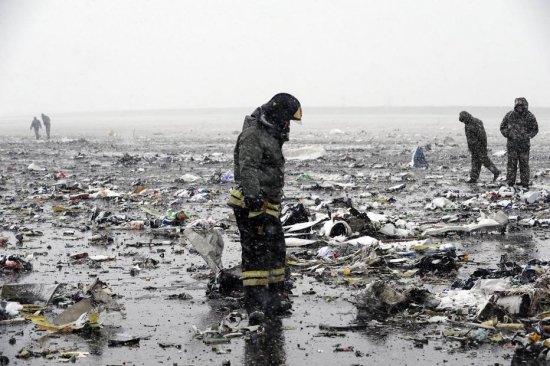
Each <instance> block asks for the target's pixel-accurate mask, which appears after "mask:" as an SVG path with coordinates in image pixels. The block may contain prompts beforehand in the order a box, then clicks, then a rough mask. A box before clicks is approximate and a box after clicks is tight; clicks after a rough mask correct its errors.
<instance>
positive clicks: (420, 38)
mask: <svg viewBox="0 0 550 366" xmlns="http://www.w3.org/2000/svg"><path fill="white" fill-rule="evenodd" d="M549 18H550V2H549V1H547V0H532V1H520V0H517V1H512V0H485V1H469V0H455V1H440V0H415V1H408V0H403V1H397V0H393V1H380V0H377V1H367V0H357V1H334V0H277V1H257V0H256V1H252V0H250V1H244V0H243V1H230V0H219V1H208V0H200V1H196V0H195V1H183V0H174V1H169V0H162V1H144V0H127V1H122V0H117V1H113V0H94V1H76V0H59V1H57V0H37V1H25V0H0V115H13V114H18V115H21V114H23V115H24V114H31V115H35V114H39V113H40V112H49V113H55V112H67V111H96V110H139V109H161V108H209V107H254V106H256V105H259V104H261V103H263V102H265V101H266V100H267V99H268V98H270V97H271V96H272V95H273V94H274V93H276V92H280V91H286V92H290V93H292V94H294V95H296V96H297V97H298V98H299V99H300V100H301V101H302V104H303V105H304V106H306V108H307V106H316V107H317V106H337V107H343V106H380V105H388V106H416V105H420V106H425V105H438V106H442V105H453V106H458V105H466V106H471V105H484V106H503V105H510V106H512V104H513V99H514V98H515V97H517V96H525V97H527V99H528V100H529V102H530V104H531V105H532V106H537V105H538V106H550V88H549V85H550V50H549V47H548V45H549V44H550V22H548V20H549Z"/></svg>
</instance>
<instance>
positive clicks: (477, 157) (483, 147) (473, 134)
mask: <svg viewBox="0 0 550 366" xmlns="http://www.w3.org/2000/svg"><path fill="white" fill-rule="evenodd" d="M458 120H459V121H460V122H463V123H464V132H465V133H466V141H467V142H468V150H470V154H472V168H471V170H470V179H469V180H467V181H466V182H468V183H476V182H477V180H478V179H479V173H480V171H481V166H482V165H483V166H485V167H486V168H487V169H489V171H490V172H491V173H493V182H494V181H496V180H497V178H498V176H499V175H500V170H498V168H497V167H496V166H495V164H493V162H492V161H491V159H490V158H489V156H488V155H487V134H486V133H485V128H484V127H483V122H482V121H481V120H480V119H478V118H475V117H473V116H472V115H471V114H470V113H468V112H466V111H462V112H460V115H459V117H458Z"/></svg>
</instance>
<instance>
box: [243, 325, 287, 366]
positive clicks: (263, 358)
mask: <svg viewBox="0 0 550 366" xmlns="http://www.w3.org/2000/svg"><path fill="white" fill-rule="evenodd" d="M264 329H265V331H264V333H262V334H255V335H253V336H252V337H250V338H249V339H247V340H246V342H245V346H244V365H246V366H279V365H284V364H285V363H286V353H285V348H284V346H285V339H284V335H283V325H282V322H281V320H280V319H271V320H269V321H267V322H266V323H265V324H264Z"/></svg>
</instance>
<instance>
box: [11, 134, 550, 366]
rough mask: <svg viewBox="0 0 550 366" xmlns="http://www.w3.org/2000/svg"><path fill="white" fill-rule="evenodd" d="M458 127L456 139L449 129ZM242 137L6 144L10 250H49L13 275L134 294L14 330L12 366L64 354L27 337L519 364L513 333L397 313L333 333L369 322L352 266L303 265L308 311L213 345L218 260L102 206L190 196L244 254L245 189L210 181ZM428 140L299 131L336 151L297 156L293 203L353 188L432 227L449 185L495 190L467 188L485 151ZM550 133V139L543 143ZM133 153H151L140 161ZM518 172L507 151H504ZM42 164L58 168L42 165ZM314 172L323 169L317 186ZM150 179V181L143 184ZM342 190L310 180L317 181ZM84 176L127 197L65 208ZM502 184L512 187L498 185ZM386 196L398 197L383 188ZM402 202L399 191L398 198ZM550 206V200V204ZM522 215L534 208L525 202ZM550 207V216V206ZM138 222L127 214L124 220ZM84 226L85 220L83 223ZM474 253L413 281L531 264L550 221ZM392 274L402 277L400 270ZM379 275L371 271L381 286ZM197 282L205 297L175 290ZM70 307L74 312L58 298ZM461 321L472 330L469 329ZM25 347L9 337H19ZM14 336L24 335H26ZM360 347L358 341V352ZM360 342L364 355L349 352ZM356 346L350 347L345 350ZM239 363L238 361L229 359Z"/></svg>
mask: <svg viewBox="0 0 550 366" xmlns="http://www.w3.org/2000/svg"><path fill="white" fill-rule="evenodd" d="M445 138H447V139H445ZM235 139H236V134H234V133H227V132H225V133H213V134H202V135H201V134H197V135H192V136H191V135H189V134H187V135H185V136H181V135H177V136H173V135H169V134H168V135H167V134H158V135H152V136H149V137H145V136H134V137H124V138H120V137H93V138H85V139H82V138H80V139H79V138H70V139H69V138H65V139H61V138H56V139H53V140H52V141H50V142H48V143H46V142H44V141H40V142H36V141H33V140H31V139H30V138H27V137H3V138H1V143H0V172H1V181H0V188H1V191H0V192H1V193H0V202H1V213H0V223H1V225H2V228H3V229H4V230H3V233H2V235H3V236H6V237H7V238H9V244H8V245H7V246H5V247H1V248H0V252H1V253H2V254H19V255H28V254H31V253H33V254H34V259H33V260H32V263H33V266H34V268H33V270H32V271H31V272H26V273H19V274H12V273H8V272H4V273H3V274H2V277H1V281H2V283H47V284H51V283H63V284H67V288H69V289H74V290H76V286H77V285H78V284H79V283H86V284H89V283H91V282H93V281H94V280H95V279H96V278H99V279H101V280H102V281H104V282H106V283H107V284H108V285H109V287H110V288H111V289H112V290H113V293H114V294H116V295H117V302H119V303H120V304H122V305H124V310H123V311H121V312H108V313H107V312H104V313H102V314H101V322H102V324H103V326H104V327H103V329H102V330H101V332H100V333H99V334H93V335H91V336H89V335H82V334H76V333H69V334H55V335H49V334H47V333H46V332H44V331H39V330H37V329H36V328H35V326H34V325H33V324H32V323H30V322H27V323H24V324H15V325H1V326H0V338H1V341H0V351H1V352H2V353H3V355H4V356H7V357H8V358H9V360H10V365H11V364H30V365H43V364H49V363H57V362H58V360H57V359H52V360H48V359H47V358H45V357H31V358H29V359H25V360H21V359H17V358H16V355H17V354H18V352H19V351H20V350H21V349H22V348H29V349H34V350H38V349H43V348H47V349H50V350H65V351H84V352H89V353H90V355H89V356H88V357H86V358H81V359H78V360H76V363H78V364H82V365H122V364H125V365H132V364H135V365H150V364H164V365H222V364H223V363H224V362H226V361H229V362H230V364H231V365H241V364H244V365H282V364H288V365H336V364H337V365H368V364H375V363H384V364H390V365H417V364H423V365H438V364H439V365H480V364H481V365H489V364H490V365H494V364H510V363H511V362H512V357H513V354H514V350H513V346H512V345H510V344H482V345H480V346H473V347H468V346H466V347H465V346H464V345H463V344H461V343H460V342H457V341H451V340H448V339H445V338H444V337H443V336H442V335H441V330H442V329H443V328H447V329H448V328H453V326H452V325H449V324H443V325H442V324H439V325H437V324H429V323H427V322H426V321H422V320H419V319H417V318H414V317H407V316H405V315H403V316H396V317H393V318H391V319H390V320H388V321H386V322H377V321H374V322H370V323H368V324H367V326H366V328H365V329H362V330H357V331H325V330H322V329H320V328H319V325H320V324H330V325H347V324H349V323H351V322H354V321H355V318H356V308H355V305H354V304H353V300H354V295H355V294H357V292H358V291H360V289H361V288H362V287H364V285H365V284H364V282H359V283H355V284H350V283H349V282H348V281H345V280H344V279H343V278H342V277H341V276H335V277H332V276H331V277H328V278H324V279H319V278H318V277H316V276H314V274H313V273H304V272H302V271H301V270H300V269H297V268H293V271H292V272H293V278H294V280H295V289H294V290H293V294H294V296H293V300H294V306H293V313H292V315H290V316H286V317H283V318H281V320H280V322H273V323H272V324H269V326H266V333H265V334H264V335H263V336H252V337H250V338H245V337H240V338H234V339H232V340H231V342H230V343H228V344H220V345H206V344H204V343H203V342H202V341H201V340H200V339H197V338H196V337H195V332H194V330H193V326H196V328H198V329H205V328H206V327H207V326H209V325H210V324H212V323H215V322H217V321H219V320H220V319H222V318H223V317H224V316H225V315H226V314H227V313H228V312H229V311H230V310H229V309H228V307H227V305H228V304H227V303H226V302H224V301H223V300H208V299H207V298H206V295H205V290H206V285H207V283H208V274H209V269H208V267H207V266H206V265H205V262H204V261H203V259H202V258H201V257H200V256H199V255H197V254H196V252H194V251H193V250H191V249H190V247H189V246H188V245H186V243H184V242H182V241H181V240H179V239H178V238H166V237H157V236H155V235H153V234H152V233H150V232H148V230H142V231H135V230H128V229H126V228H121V227H117V226H116V225H111V226H109V225H106V226H97V225H95V224H93V223H92V221H91V215H92V211H93V209H94V208H95V207H98V208H99V209H101V210H107V211H111V212H113V213H114V214H122V215H126V216H127V217H128V218H130V219H134V220H147V218H146V215H145V213H144V212H143V211H142V210H141V208H142V207H148V208H153V209H155V210H158V211H161V212H164V211H165V210H167V209H168V208H170V207H171V203H172V204H174V205H173V206H172V207H178V208H181V209H183V210H185V211H186V212H187V213H189V214H190V216H191V219H195V218H202V219H207V218H209V217H211V218H212V219H214V220H216V221H218V222H220V221H221V222H223V223H225V224H227V229H226V230H225V231H224V239H225V251H224V257H223V262H224V265H225V266H232V265H235V264H238V262H239V255H240V254H239V251H240V249H239V244H238V242H237V241H236V240H237V231H236V226H235V224H234V222H233V221H232V218H231V211H230V209H229V208H228V207H227V206H226V204H225V201H226V198H227V194H228V192H229V189H230V187H231V184H220V183H211V182H209V177H210V176H212V175H213V174H214V172H216V171H222V172H224V171H227V170H232V150H233V146H234V140H235ZM419 139H421V138H419V137H418V135H415V133H414V131H411V132H409V133H407V132H404V131H403V130H397V129H396V130H391V131H389V132H379V133H377V134H375V135H373V134H367V133H366V132H365V131H361V130H357V131H353V132H350V131H346V130H344V131H332V133H331V132H330V131H329V130H328V129H327V130H323V131H314V130H305V129H304V130H303V131H300V134H298V133H295V134H294V135H293V136H292V141H291V142H290V143H289V144H288V148H289V149H292V148H298V147H303V146H314V147H315V146H322V147H323V148H324V149H325V150H326V152H327V154H326V156H325V157H323V158H321V159H316V160H305V161H296V160H289V161H288V162H287V168H286V171H287V178H286V182H287V187H286V198H287V200H288V201H289V202H295V201H298V200H300V199H305V198H315V197H319V198H321V199H322V200H328V199H334V198H350V199H351V200H352V202H353V203H354V205H355V207H357V208H358V209H360V210H369V211H373V212H379V213H384V214H386V215H396V216H400V217H402V218H404V219H406V220H414V221H417V222H423V221H430V220H438V219H439V218H440V217H441V216H442V215H444V213H441V212H428V211H425V210H424V206H425V205H426V203H428V202H430V201H431V199H432V198H433V197H434V196H435V194H436V193H438V192H442V191H445V190H449V189H453V190H458V191H460V193H461V196H468V195H470V194H472V195H473V194H476V193H478V192H480V191H486V190H488V189H489V188H490V187H491V186H489V187H488V186H487V184H486V183H488V182H489V181H490V176H489V173H488V172H487V171H482V179H481V181H482V182H486V183H482V184H480V185H474V186H471V185H467V184H465V183H463V180H464V179H465V178H467V176H468V169H469V157H468V154H467V151H466V149H465V144H464V139H463V136H457V134H456V133H441V132H439V133H438V136H437V137H435V136H434V137H433V138H430V139H428V141H426V139H424V141H423V142H430V143H432V150H431V151H428V152H427V158H428V160H429V161H430V164H431V165H430V167H429V168H428V169H423V170H411V169H410V168H409V167H408V166H407V164H408V162H409V161H410V155H411V150H412V148H413V147H414V146H415V145H416V143H417V142H418V140H419ZM538 142H539V143H540V142H541V141H538ZM545 149H546V147H544V146H542V147H541V146H540V145H539V146H537V144H536V143H534V147H533V153H532V160H531V161H532V166H531V168H532V172H533V174H534V173H535V172H537V171H540V170H544V169H545V168H546V167H547V166H548V159H549V152H548V151H547V150H545ZM124 154H129V155H130V157H134V158H135V159H133V160H132V159H131V160H127V159H126V160H125V159H124ZM494 160H495V163H497V165H498V166H499V168H501V169H502V170H504V168H505V158H494ZM31 163H35V164H36V166H38V167H39V168H44V169H45V170H43V171H42V170H40V171H29V170H28V169H27V168H28V166H29V164H31ZM59 172H63V173H64V174H65V176H66V178H65V179H66V183H67V185H64V186H60V185H59V180H56V179H55V175H56V174H57V173H59ZM403 172H412V173H413V174H414V177H413V178H412V179H411V180H410V181H407V182H406V188H405V189H404V190H402V191H398V192H387V188H388V187H390V186H392V185H394V184H396V183H395V182H392V180H391V177H392V176H394V175H395V174H397V173H403ZM184 174H193V175H196V176H200V177H201V178H202V179H201V180H200V181H196V182H186V181H185V179H183V180H182V179H178V178H180V177H182V176H183V175H184ZM304 174H307V175H308V176H309V177H311V178H312V180H309V178H307V179H308V180H307V181H304V179H305V178H304ZM138 181H139V182H138ZM316 182H317V183H323V182H324V183H325V185H326V187H324V188H323V187H318V188H314V189H310V188H311V187H310V185H312V184H313V183H316ZM72 183H80V184H81V185H82V187H84V188H87V187H88V186H90V187H106V188H110V189H111V190H113V191H116V192H121V193H124V194H125V195H124V197H123V198H118V199H100V198H98V199H90V200H82V201H78V202H76V203H75V205H76V206H75V207H77V208H78V211H77V212H70V213H65V212H54V209H53V207H54V206H56V205H69V204H70V202H69V200H68V196H69V195H70V194H71V191H70V189H69V188H67V187H70V186H71V184H72ZM137 183H139V185H141V186H143V187H145V188H146V189H151V190H152V191H151V193H150V194H149V195H142V196H132V195H129V194H128V195H127V194H126V193H128V192H132V191H133V189H134V188H135V187H136V185H137ZM533 183H534V185H535V186H546V185H548V184H549V183H550V177H548V176H545V175H540V176H538V177H537V178H536V179H535V180H534V182H533ZM190 187H194V188H196V189H198V188H205V189H206V190H207V191H208V192H209V195H210V199H209V200H208V201H207V202H189V201H188V200H186V199H182V200H180V201H178V202H176V203H174V200H176V198H175V197H174V193H175V192H177V191H178V190H181V189H185V188H190ZM495 187H498V185H496V186H495ZM380 197H382V198H380ZM392 197H393V198H394V199H388V198H392ZM545 209H546V213H547V211H548V208H547V207H546V208H545ZM543 213H544V212H543ZM516 214H519V215H522V212H516ZM547 216H548V217H550V216H549V215H547ZM120 226H124V225H120ZM21 227H26V228H29V229H33V230H35V231H39V232H41V233H43V235H38V236H25V237H24V240H23V243H22V244H16V239H15V237H14V234H15V232H16V231H17V230H16V229H17V228H21ZM71 230H72V231H71ZM97 233H108V234H110V235H112V237H113V238H114V242H112V243H110V244H107V245H97V244H94V243H92V242H91V241H90V240H89V239H90V237H91V236H92V235H95V234H97ZM443 240H444V241H447V242H453V243H455V244H456V245H457V250H458V252H459V254H460V253H464V254H468V255H469V258H470V259H471V261H470V262H468V263H464V264H463V265H462V267H461V268H460V270H459V272H458V274H457V275H456V276H454V275H453V276H452V277H439V276H431V277H430V276H427V277H424V278H421V279H420V278H403V279H398V281H400V282H401V283H403V284H407V283H422V284H424V285H426V286H428V287H429V288H433V289H438V290H441V289H444V288H446V287H448V286H450V284H451V283H452V282H453V281H454V280H455V279H456V277H460V278H465V277H467V276H468V275H469V273H471V272H472V271H473V270H474V269H475V268H479V267H484V268H488V267H492V268H494V267H495V265H496V263H498V262H499V261H500V258H501V255H502V254H508V256H509V258H510V259H511V260H514V261H517V262H518V263H525V262H526V261H527V260H529V259H533V258H539V259H549V258H550V249H549V247H550V240H549V233H548V231H546V230H542V229H536V230H531V229H523V230H521V231H519V232H516V233H510V234H507V235H505V236H500V235H497V234H483V235H481V234H473V235H467V236H461V237H459V236H450V237H448V238H445V239H443ZM79 252H87V253H88V254H89V256H93V255H102V254H104V255H107V256H114V260H111V261H105V262H100V263H92V262H91V261H88V260H82V261H73V260H71V259H70V258H69V256H70V255H72V254H75V253H79ZM140 257H143V258H153V259H155V260H158V261H159V263H158V266H157V267H156V268H144V269H142V270H141V271H139V272H138V273H137V274H136V273H131V271H130V270H131V268H132V266H133V262H134V261H135V260H136V258H140ZM388 276H389V275H388ZM368 281H369V278H367V281H366V282H368ZM181 293H186V294H189V295H191V296H192V299H169V296H170V295H177V294H181ZM53 311H54V312H59V311H60V310H59V309H54V310H53ZM456 327H457V328H459V329H461V327H460V325H457V326H456ZM115 333H127V334H130V335H132V336H136V337H140V342H139V347H135V346H134V347H109V346H108V339H110V338H111V337H112V335H113V334H115ZM12 338H13V339H14V340H15V343H14V344H9V343H8V340H9V339H12ZM10 343H11V342H10ZM351 347H352V348H351ZM346 348H347V350H348V351H345V350H346ZM337 350H341V351H337ZM226 364H227V363H226Z"/></svg>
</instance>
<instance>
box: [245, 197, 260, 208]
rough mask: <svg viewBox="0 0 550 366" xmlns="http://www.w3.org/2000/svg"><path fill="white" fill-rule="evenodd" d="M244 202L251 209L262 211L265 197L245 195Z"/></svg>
mask: <svg viewBox="0 0 550 366" xmlns="http://www.w3.org/2000/svg"><path fill="white" fill-rule="evenodd" d="M244 204H245V206H246V208H248V209H249V210H250V211H260V210H261V209H262V207H263V205H264V197H263V196H262V195H259V196H256V197H250V196H245V197H244Z"/></svg>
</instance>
